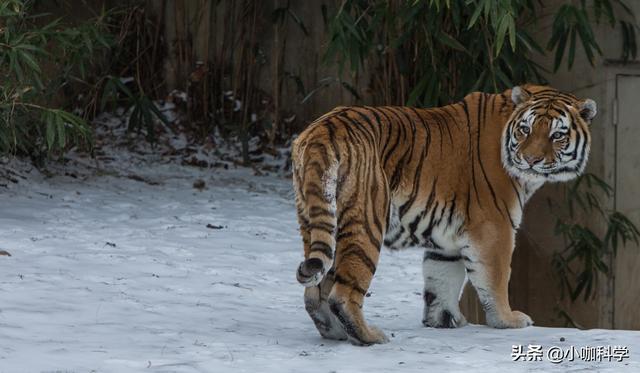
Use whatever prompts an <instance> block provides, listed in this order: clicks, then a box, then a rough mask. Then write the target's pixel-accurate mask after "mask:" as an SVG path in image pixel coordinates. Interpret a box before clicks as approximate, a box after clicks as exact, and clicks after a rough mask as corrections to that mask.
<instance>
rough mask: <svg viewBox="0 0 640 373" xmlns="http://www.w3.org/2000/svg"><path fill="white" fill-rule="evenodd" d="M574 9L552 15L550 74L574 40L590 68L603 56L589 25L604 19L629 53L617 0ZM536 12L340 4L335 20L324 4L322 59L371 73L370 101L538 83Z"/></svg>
mask: <svg viewBox="0 0 640 373" xmlns="http://www.w3.org/2000/svg"><path fill="white" fill-rule="evenodd" d="M578 3H579V4H577V5H576V4H574V3H573V2H567V3H566V4H563V5H561V6H560V7H559V8H557V11H556V13H555V14H554V21H553V28H552V33H551V36H550V39H549V42H548V44H547V49H548V50H550V51H555V56H556V58H555V66H554V68H555V69H558V68H559V66H560V64H561V63H562V61H563V60H564V58H565V54H567V56H566V60H567V64H568V67H571V66H572V65H573V63H574V61H575V56H576V44H577V42H578V41H580V43H581V44H582V46H583V50H584V53H585V55H586V57H587V59H588V60H589V61H590V62H591V63H592V64H593V63H594V61H595V55H596V54H601V53H602V52H601V50H600V47H599V46H598V44H597V42H596V40H595V37H594V32H593V27H595V26H596V25H598V24H601V23H605V21H606V23H607V24H608V25H610V26H611V27H613V26H614V25H615V24H616V22H617V23H619V24H620V27H621V29H622V31H623V36H624V38H623V39H624V40H623V55H622V57H623V58H625V59H628V58H632V57H635V55H636V39H635V33H636V27H635V26H634V24H632V23H629V22H626V21H624V20H619V17H618V16H620V15H622V16H627V17H629V16H633V14H632V12H631V10H630V9H629V8H628V7H627V6H626V5H625V4H624V3H623V2H622V1H621V0H592V1H588V0H583V1H580V2H578ZM540 8H541V2H539V1H534V0H502V1H495V0H413V1H406V0H392V1H382V0H374V1H362V0H343V1H342V2H341V3H340V6H339V7H338V9H337V10H336V12H335V13H334V14H331V15H329V14H328V13H329V11H328V9H327V8H326V7H325V8H323V14H324V15H325V18H326V22H327V27H328V32H329V38H330V42H329V44H328V47H327V51H326V54H325V61H336V62H337V64H338V66H339V67H340V69H341V70H343V69H344V68H345V67H346V66H347V65H348V66H349V67H350V70H351V72H352V73H357V72H359V71H362V70H363V69H364V68H365V66H366V68H367V69H369V70H373V73H374V79H373V81H372V84H371V87H369V88H370V89H371V91H372V92H374V101H376V102H377V103H386V104H399V105H403V104H407V105H417V106H438V105H442V104H447V103H449V102H451V101H453V100H458V99H460V98H461V97H463V96H464V95H465V94H467V93H468V92H471V91H476V90H482V91H486V92H497V91H502V90H504V89H506V88H510V87H512V86H514V85H516V84H517V83H521V82H544V78H543V77H542V72H544V71H545V70H544V69H543V68H542V67H541V66H539V65H538V64H537V63H536V62H535V61H534V58H533V57H535V55H542V54H544V53H545V50H544V49H543V48H542V47H541V46H540V45H538V43H536V41H535V40H534V38H533V36H532V34H531V32H530V30H532V29H535V24H533V22H536V20H537V19H538V18H539V17H541V13H542V12H541V11H540ZM616 9H617V10H618V11H617V12H616ZM532 26H533V27H532ZM567 49H568V53H567V52H566V51H567Z"/></svg>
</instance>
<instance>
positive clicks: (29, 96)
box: [0, 0, 110, 157]
mask: <svg viewBox="0 0 640 373" xmlns="http://www.w3.org/2000/svg"><path fill="white" fill-rule="evenodd" d="M31 6H32V2H30V1H25V0H5V1H2V2H1V3H0V29H1V30H2V34H1V35H0V81H2V84H1V85H0V154H1V153H16V152H21V153H25V154H29V155H32V156H36V157H38V156H39V155H41V154H51V153H54V152H56V153H59V152H62V151H64V150H65V149H66V148H67V147H68V146H70V145H73V144H78V143H81V142H87V141H88V140H89V139H90V134H89V130H88V126H87V123H86V121H85V120H84V119H83V118H81V117H80V116H78V115H76V114H74V113H73V112H72V109H73V108H72V107H71V106H70V105H69V103H68V101H67V100H65V99H64V97H65V92H66V90H67V88H68V86H69V85H70V84H72V82H74V81H75V80H81V79H83V78H84V77H85V76H86V74H87V69H88V68H89V67H90V66H91V65H92V57H93V56H94V55H95V54H96V53H97V52H98V51H101V50H105V49H106V48H108V47H109V46H110V41H109V40H108V39H106V38H105V37H104V36H103V30H104V28H105V25H104V23H103V18H100V17H99V18H96V19H94V20H91V21H89V22H86V23H83V24H80V25H77V26H70V25H65V24H64V23H63V22H62V21H61V20H59V19H57V20H48V18H50V17H48V16H47V15H45V14H31V10H32V9H31Z"/></svg>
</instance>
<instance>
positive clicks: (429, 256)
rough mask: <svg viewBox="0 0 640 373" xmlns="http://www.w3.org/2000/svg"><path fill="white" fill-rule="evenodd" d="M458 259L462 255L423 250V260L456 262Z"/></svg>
mask: <svg viewBox="0 0 640 373" xmlns="http://www.w3.org/2000/svg"><path fill="white" fill-rule="evenodd" d="M460 259H462V256H460V255H454V256H449V255H442V254H440V253H436V252H433V251H425V252H424V258H423V261H425V260H437V261H440V262H457V261H458V260H460Z"/></svg>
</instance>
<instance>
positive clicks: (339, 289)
mask: <svg viewBox="0 0 640 373" xmlns="http://www.w3.org/2000/svg"><path fill="white" fill-rule="evenodd" d="M356 229H358V230H360V229H362V230H364V227H362V226H360V228H356ZM365 248H368V249H365ZM378 254H379V252H378V249H376V248H374V247H371V244H368V245H364V244H362V243H355V242H353V241H351V240H350V242H349V243H348V244H347V243H345V242H344V241H343V243H342V244H341V242H340V241H338V248H337V263H336V273H335V284H334V285H333V288H332V290H331V293H330V294H329V306H330V309H331V312H332V313H333V314H334V315H335V316H336V318H337V319H338V320H339V321H340V323H341V324H342V328H343V329H344V331H345V332H346V334H347V336H348V338H349V341H350V342H351V343H353V344H355V345H360V346H368V345H372V344H375V343H386V342H388V341H389V339H388V338H387V336H386V335H385V334H384V333H383V332H382V331H380V330H379V329H378V328H376V327H374V326H371V325H369V324H368V323H367V322H366V321H365V318H364V314H363V312H362V306H363V303H364V298H365V295H366V293H367V290H368V289H369V285H370V283H371V280H372V278H373V274H374V273H375V270H376V265H377V262H378V256H379V255H378Z"/></svg>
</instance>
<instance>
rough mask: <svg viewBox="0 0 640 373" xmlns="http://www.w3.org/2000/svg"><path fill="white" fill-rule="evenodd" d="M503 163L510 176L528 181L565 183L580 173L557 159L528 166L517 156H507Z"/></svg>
mask: <svg viewBox="0 0 640 373" xmlns="http://www.w3.org/2000/svg"><path fill="white" fill-rule="evenodd" d="M505 163H506V164H505V168H506V169H507V171H508V172H509V173H510V174H511V175H513V176H517V177H521V178H525V179H530V180H539V181H567V180H571V179H574V178H575V177H576V176H578V175H579V174H580V171H578V170H575V169H573V168H571V167H569V166H568V165H564V164H562V163H561V162H559V161H558V160H557V159H555V160H553V161H551V162H544V163H539V164H534V165H530V164H529V163H527V162H525V161H524V160H523V159H522V158H521V157H519V156H518V155H516V154H509V157H508V158H507V162H505Z"/></svg>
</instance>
